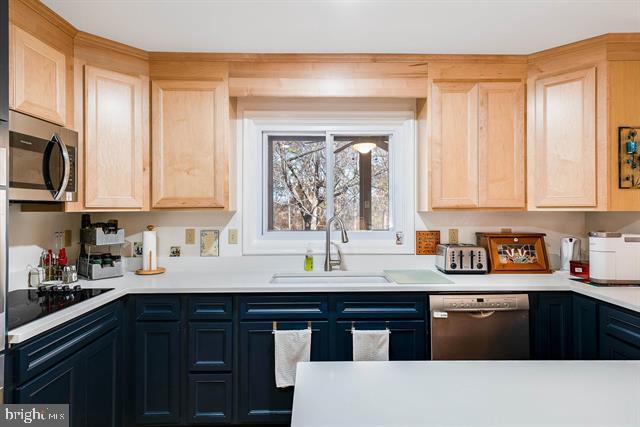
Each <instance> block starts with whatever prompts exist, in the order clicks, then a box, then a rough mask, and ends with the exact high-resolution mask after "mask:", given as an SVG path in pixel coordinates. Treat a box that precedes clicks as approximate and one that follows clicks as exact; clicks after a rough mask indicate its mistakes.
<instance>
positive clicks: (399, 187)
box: [242, 111, 415, 254]
mask: <svg viewBox="0 0 640 427" xmlns="http://www.w3.org/2000/svg"><path fill="white" fill-rule="evenodd" d="M413 116H414V114H413V112H412V111H402V112H399V111H394V112H384V113H381V112H374V113H356V112H353V111H349V112H345V113H337V112H327V111H320V112H311V111H286V112H284V111H281V112H277V113H276V112H268V111H245V112H243V120H242V122H243V129H242V134H243V136H242V142H243V161H242V170H243V172H242V180H243V252H244V253H246V254H294V253H302V252H304V250H305V249H306V247H307V244H308V243H311V245H312V246H313V247H314V249H317V250H318V251H322V250H323V249H322V248H323V244H324V239H325V230H326V224H327V221H328V220H329V219H330V218H331V217H332V216H334V215H336V216H338V217H340V219H342V221H343V222H344V224H345V226H346V228H347V230H348V231H349V237H350V241H349V243H348V244H344V245H341V249H342V250H343V252H345V253H362V254H367V253H413V250H414V247H413V234H414V220H415V208H414V200H413V199H414V197H413V195H414V180H415V179H414V176H415V167H414V163H415V158H414V154H413V153H414V143H415V142H414V139H415V138H414V131H413Z"/></svg>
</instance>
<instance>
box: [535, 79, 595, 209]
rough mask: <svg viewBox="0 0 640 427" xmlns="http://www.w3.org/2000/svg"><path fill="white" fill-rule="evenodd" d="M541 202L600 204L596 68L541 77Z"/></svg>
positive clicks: (541, 204) (538, 107)
mask: <svg viewBox="0 0 640 427" xmlns="http://www.w3.org/2000/svg"><path fill="white" fill-rule="evenodd" d="M533 113H534V116H533V117H531V116H530V117H529V120H533V121H534V125H535V127H534V135H533V138H532V140H531V141H530V144H534V146H533V147H532V148H533V150H531V151H530V154H533V156H534V158H529V162H535V167H534V169H533V170H534V172H533V173H534V176H530V177H529V179H530V180H533V183H534V184H535V188H534V192H535V195H534V197H535V207H538V208H563V207H595V206H596V192H597V190H596V69H595V67H594V68H588V69H584V70H579V71H573V72H568V73H564V74H559V75H554V76H551V77H546V78H541V79H538V80H536V82H535V103H534V112H533Z"/></svg>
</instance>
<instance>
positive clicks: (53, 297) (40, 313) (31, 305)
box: [7, 285, 112, 330]
mask: <svg viewBox="0 0 640 427" xmlns="http://www.w3.org/2000/svg"><path fill="white" fill-rule="evenodd" d="M111 290H112V289H82V288H81V287H80V286H79V285H76V286H74V287H69V286H67V285H64V286H47V287H45V286H40V287H39V288H38V289H19V290H16V291H11V292H9V294H8V296H7V312H8V316H9V330H11V329H14V328H17V327H18V326H22V325H24V324H25V323H29V322H32V321H34V320H36V319H40V318H41V317H44V316H46V315H48V314H51V313H54V312H56V311H60V310H62V309H64V308H67V307H70V306H72V305H74V304H78V303H79V302H82V301H86V300H88V299H89V298H93V297H95V296H98V295H100V294H103V293H105V292H109V291H111Z"/></svg>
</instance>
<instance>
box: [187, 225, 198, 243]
mask: <svg viewBox="0 0 640 427" xmlns="http://www.w3.org/2000/svg"><path fill="white" fill-rule="evenodd" d="M184 244H185V245H195V244H196V229H195V228H187V229H185V230H184Z"/></svg>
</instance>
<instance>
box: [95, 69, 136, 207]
mask: <svg viewBox="0 0 640 427" xmlns="http://www.w3.org/2000/svg"><path fill="white" fill-rule="evenodd" d="M147 81H148V80H147ZM142 84H143V82H142V78H141V77H139V76H133V75H128V74H122V73H117V72H115V71H109V70H104V69H101V68H97V67H93V66H88V65H87V66H85V75H84V88H85V139H84V144H85V145H84V151H85V174H84V175H85V180H84V189H85V207H87V208H106V209H119V208H134V209H135V208H139V209H142V208H143V205H144V194H143V192H144V188H145V185H144V179H145V174H144V154H143V150H144V149H148V139H146V138H145V136H144V135H143V128H144V126H143V120H145V118H143V114H142V111H143V110H142V97H143V88H142ZM145 140H146V141H147V143H146V144H145ZM147 188H148V187H147Z"/></svg>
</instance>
